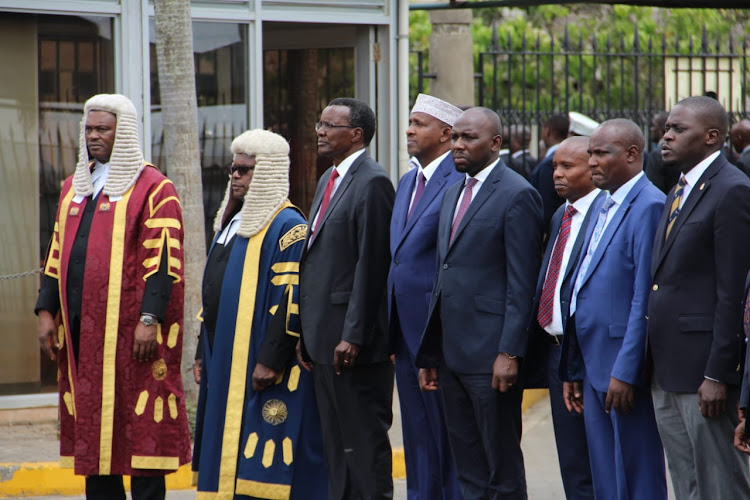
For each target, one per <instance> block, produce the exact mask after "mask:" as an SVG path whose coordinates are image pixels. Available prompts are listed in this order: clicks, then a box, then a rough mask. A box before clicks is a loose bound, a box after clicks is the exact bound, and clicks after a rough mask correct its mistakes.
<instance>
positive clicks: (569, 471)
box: [524, 137, 604, 500]
mask: <svg viewBox="0 0 750 500" xmlns="http://www.w3.org/2000/svg"><path fill="white" fill-rule="evenodd" d="M588 145H589V139H588V137H570V138H568V139H565V140H564V141H563V142H562V143H561V144H560V146H559V147H558V148H557V149H556V151H555V153H554V161H553V164H554V168H555V170H554V174H553V180H554V183H555V190H556V191H557V194H558V195H559V196H561V197H562V198H564V199H565V200H566V201H565V205H563V206H561V207H560V208H559V209H558V210H557V212H555V215H554V216H552V224H551V227H550V231H549V233H550V235H551V236H550V239H549V241H548V242H547V250H546V252H545V254H544V259H543V260H542V269H541V270H540V272H539V279H538V280H537V285H536V296H535V299H534V306H533V308H532V310H533V311H535V313H536V314H535V316H534V319H533V320H532V321H533V322H532V329H531V339H530V342H529V354H528V356H527V357H526V359H525V360H524V365H525V371H526V374H527V377H526V381H525V384H524V388H526V389H528V388H534V387H544V388H549V395H550V406H551V408H552V424H553V425H554V429H555V442H556V444H557V456H558V460H559V462H560V473H561V475H562V480H563V486H564V487H565V494H566V496H567V498H568V499H569V500H572V499H587V498H588V499H590V498H594V490H593V487H592V482H591V468H590V466H589V452H588V445H587V444H586V429H585V427H584V422H583V416H582V415H580V414H579V413H576V412H570V411H568V410H567V408H566V407H565V402H564V401H563V382H562V380H561V379H560V375H559V366H560V346H561V345H562V339H563V326H564V325H565V323H566V322H567V319H568V312H569V311H568V305H569V302H570V292H571V290H570V288H571V287H570V285H571V281H572V280H573V278H574V277H575V276H574V274H573V271H574V269H575V267H576V264H577V263H578V258H579V256H580V254H581V248H582V246H583V240H584V239H585V236H586V229H587V228H588V226H589V224H590V219H591V211H590V210H589V208H590V207H591V204H592V203H593V202H594V200H595V199H597V197H598V196H604V194H602V191H601V190H599V189H597V188H596V187H595V186H594V184H593V182H592V180H591V172H590V170H589V165H588V162H589V154H588V152H587V148H588Z"/></svg>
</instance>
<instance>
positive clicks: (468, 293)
mask: <svg viewBox="0 0 750 500" xmlns="http://www.w3.org/2000/svg"><path fill="white" fill-rule="evenodd" d="M463 186H464V183H463V182H459V183H458V184H456V185H455V186H453V187H451V188H450V189H448V191H447V192H446V193H445V196H444V197H443V204H442V207H441V209H440V222H439V227H438V244H437V256H438V257H437V262H438V274H437V277H436V279H435V286H434V288H433V294H432V299H431V301H430V309H429V313H428V320H427V326H426V328H425V332H424V335H423V336H422V341H421V343H420V347H419V351H418V353H417V366H419V367H421V368H439V384H440V387H441V389H442V394H443V400H444V408H445V416H446V423H447V425H448V434H449V438H450V443H451V451H452V452H453V456H454V459H455V461H456V468H457V470H458V481H459V485H460V487H461V494H462V495H463V497H464V498H465V499H474V498H492V499H496V498H504V499H525V498H526V479H525V472H524V467H523V456H522V453H521V447H520V439H521V396H522V390H521V389H520V387H519V386H518V385H516V386H514V387H513V388H512V389H511V390H509V391H507V392H505V393H500V392H499V391H497V390H495V389H492V387H491V382H492V367H493V363H494V361H495V359H496V358H497V356H498V354H499V353H506V354H509V355H515V356H519V357H523V356H524V355H525V354H526V347H527V344H528V325H529V320H530V317H531V304H532V300H533V297H534V284H535V283H536V277H537V272H538V271H539V261H540V255H541V232H542V231H541V229H542V227H541V217H542V206H541V200H540V198H539V194H538V193H537V192H536V191H535V190H534V188H532V187H531V186H530V185H529V183H528V182H527V181H526V180H525V179H523V178H522V177H521V176H520V175H518V174H517V173H516V172H514V171H513V170H511V169H510V168H508V167H506V166H505V164H504V163H502V161H500V162H498V163H497V165H496V166H495V168H494V169H493V170H492V171H491V172H490V173H489V175H488V177H487V179H486V180H485V181H484V182H483V183H482V184H481V185H480V186H479V187H478V191H477V192H476V195H475V197H474V199H473V201H472V202H471V204H470V205H469V208H468V210H467V211H466V214H465V215H464V217H463V219H462V220H461V222H460V224H459V225H458V228H457V230H456V234H455V237H454V240H453V242H452V243H451V241H450V233H451V226H452V224H453V214H454V211H455V210H456V205H457V202H458V200H459V197H460V195H461V192H462V190H463Z"/></svg>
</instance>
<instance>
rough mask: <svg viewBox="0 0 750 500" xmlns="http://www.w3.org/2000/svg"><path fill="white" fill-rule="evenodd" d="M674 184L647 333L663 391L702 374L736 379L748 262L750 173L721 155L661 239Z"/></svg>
mask: <svg viewBox="0 0 750 500" xmlns="http://www.w3.org/2000/svg"><path fill="white" fill-rule="evenodd" d="M673 199H674V189H673V190H672V191H671V192H670V194H669V196H668V197H667V202H666V205H665V208H664V212H663V213H662V217H661V222H660V224H659V228H658V230H657V233H656V238H655V240H654V250H653V256H652V260H651V273H652V276H653V283H654V284H653V287H652V291H651V295H650V298H649V303H648V318H649V321H648V334H649V341H650V347H651V353H652V355H653V361H654V374H655V376H656V380H657V381H658V383H659V385H660V386H661V387H662V389H664V390H665V391H670V392H690V393H694V392H695V391H697V390H698V387H699V386H700V384H701V383H702V382H703V379H704V376H705V377H709V378H712V379H716V380H719V381H721V382H724V383H726V384H730V385H734V386H737V385H739V383H740V378H741V376H742V374H741V373H740V372H739V366H740V361H741V353H742V352H743V351H742V349H743V348H744V335H743V332H742V304H743V302H744V298H745V297H744V295H743V291H744V287H743V285H744V281H745V276H746V275H747V272H748V269H750V251H748V248H750V181H749V180H748V178H747V177H746V176H745V175H744V174H743V173H742V172H740V171H739V170H738V169H737V168H735V167H733V166H732V165H731V164H730V163H729V162H728V161H727V160H726V158H725V157H724V156H723V155H720V156H719V157H718V158H717V159H716V160H715V161H714V162H713V163H712V164H711V165H710V166H709V167H708V169H707V170H706V171H705V172H704V173H703V175H702V176H701V178H700V179H699V180H698V182H697V183H696V186H695V187H694V188H693V189H692V191H691V192H690V195H689V196H688V198H687V200H686V202H685V204H684V205H683V207H682V211H681V212H680V214H679V215H678V217H677V219H676V220H675V224H674V226H673V227H672V231H671V232H670V234H669V238H667V239H666V241H665V240H664V235H665V234H666V227H667V217H668V216H669V213H668V212H669V209H670V205H671V204H672V200H673Z"/></svg>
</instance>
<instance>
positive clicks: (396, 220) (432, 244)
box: [388, 153, 464, 500]
mask: <svg viewBox="0 0 750 500" xmlns="http://www.w3.org/2000/svg"><path fill="white" fill-rule="evenodd" d="M417 172H418V169H416V168H415V169H412V170H411V171H409V172H407V173H406V175H404V176H403V177H402V178H401V181H400V182H399V184H398V189H397V191H396V201H395V202H394V206H393V217H392V219H391V267H390V271H389V273H388V312H389V322H390V332H391V334H390V345H391V350H392V352H394V353H395V354H396V384H397V386H398V396H399V401H400V404H401V422H402V430H403V436H404V455H405V459H406V489H407V496H408V498H409V500H440V499H460V498H461V495H460V493H459V491H458V482H457V480H456V471H455V467H454V465H453V459H452V458H451V455H450V447H449V443H448V435H447V432H446V428H445V418H444V416H443V405H442V402H441V395H440V394H439V392H423V391H421V390H420V389H419V381H418V377H417V374H418V371H419V370H418V369H417V367H416V364H415V360H416V357H417V349H419V340H420V339H421V337H422V332H423V331H424V327H425V323H427V308H428V307H429V305H430V295H431V292H432V284H433V281H434V277H435V259H436V247H437V232H438V219H439V217H440V204H441V203H442V201H443V195H444V194H445V191H446V189H448V187H450V186H452V185H453V184H456V183H457V182H459V181H461V180H462V179H463V178H464V175H463V174H460V173H458V172H457V171H456V168H455V165H454V164H453V157H452V156H451V155H450V153H449V154H448V156H447V157H445V159H444V160H443V161H442V162H440V165H438V167H437V169H436V170H435V172H434V173H433V174H432V176H431V177H430V180H429V182H427V184H426V185H425V188H424V191H423V192H422V195H421V197H420V199H419V200H418V201H417V204H416V205H415V206H414V210H413V211H412V214H411V217H409V218H408V221H407V214H408V213H409V205H410V203H411V197H412V193H413V192H414V186H415V182H416V177H417Z"/></svg>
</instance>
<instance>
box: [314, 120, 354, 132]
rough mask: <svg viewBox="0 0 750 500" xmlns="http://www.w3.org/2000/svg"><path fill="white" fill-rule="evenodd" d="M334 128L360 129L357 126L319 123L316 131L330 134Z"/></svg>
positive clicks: (316, 125)
mask: <svg viewBox="0 0 750 500" xmlns="http://www.w3.org/2000/svg"><path fill="white" fill-rule="evenodd" d="M332 128H359V127H357V126H355V125H335V124H333V123H329V122H317V123H316V124H315V131H316V132H317V131H319V130H323V132H328V131H330V130H331V129H332Z"/></svg>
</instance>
